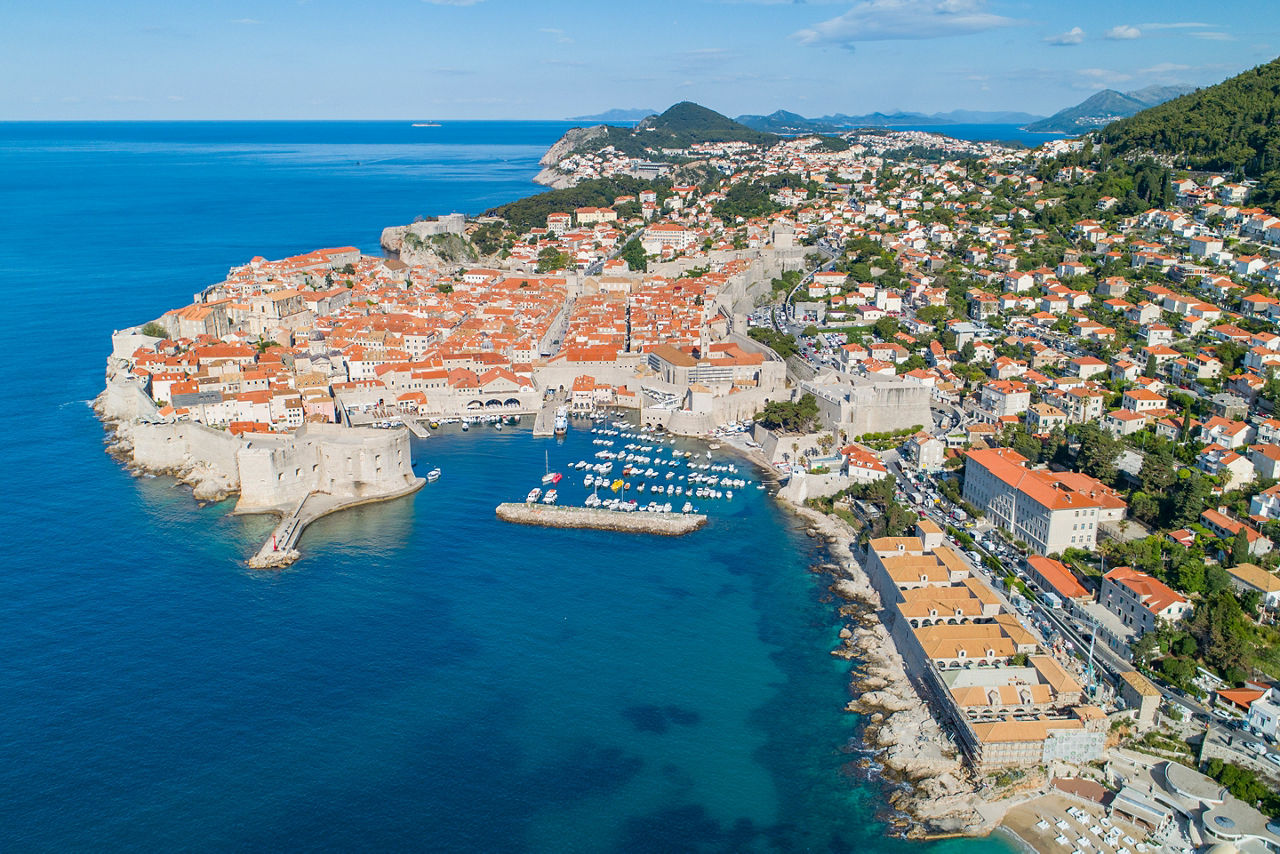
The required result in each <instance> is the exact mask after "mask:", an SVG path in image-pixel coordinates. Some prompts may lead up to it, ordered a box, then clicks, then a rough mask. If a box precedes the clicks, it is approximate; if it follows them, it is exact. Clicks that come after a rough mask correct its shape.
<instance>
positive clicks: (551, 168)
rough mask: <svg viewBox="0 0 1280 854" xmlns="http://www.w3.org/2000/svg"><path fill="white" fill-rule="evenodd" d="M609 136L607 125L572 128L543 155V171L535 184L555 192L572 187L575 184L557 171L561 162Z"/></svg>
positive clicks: (539, 162)
mask: <svg viewBox="0 0 1280 854" xmlns="http://www.w3.org/2000/svg"><path fill="white" fill-rule="evenodd" d="M608 136H609V127H608V126H607V125H592V126H590V127H585V128H570V129H569V130H568V131H566V132H565V135H564V136H562V137H560V138H559V139H558V140H556V142H555V144H553V145H552V146H551V147H550V148H548V149H547V153H546V154H544V155H542V159H541V160H539V161H538V165H539V166H541V167H542V171H541V172H539V173H538V174H537V175H536V176H534V179H533V180H534V182H535V183H538V184H542V185H543V186H547V187H551V188H552V189H555V190H563V189H566V188H568V187H572V186H573V184H574V182H573V180H572V179H571V178H570V177H569V176H568V175H565V174H564V173H563V172H560V171H559V170H557V168H556V167H557V166H559V165H560V161H562V160H564V159H565V158H566V157H568V156H569V155H570V154H573V153H574V152H575V151H581V150H583V149H584V148H588V147H590V146H591V144H592V143H594V142H600V141H602V140H604V139H606V138H608Z"/></svg>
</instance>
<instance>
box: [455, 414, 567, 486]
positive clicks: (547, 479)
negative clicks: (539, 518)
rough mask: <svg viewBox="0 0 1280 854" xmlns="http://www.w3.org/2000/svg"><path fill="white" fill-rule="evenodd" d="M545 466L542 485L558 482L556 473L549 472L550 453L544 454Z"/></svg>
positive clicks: (558, 477) (558, 478) (558, 476)
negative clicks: (545, 470) (545, 471)
mask: <svg viewBox="0 0 1280 854" xmlns="http://www.w3.org/2000/svg"><path fill="white" fill-rule="evenodd" d="M464 426H465V425H464ZM546 466H547V473H546V474H544V475H543V476H542V482H543V483H557V482H559V480H560V475H559V474H558V473H556V472H553V471H551V454H550V453H548V454H546Z"/></svg>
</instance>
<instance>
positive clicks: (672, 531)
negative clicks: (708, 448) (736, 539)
mask: <svg viewBox="0 0 1280 854" xmlns="http://www.w3.org/2000/svg"><path fill="white" fill-rule="evenodd" d="M495 512H496V513H497V516H498V518H499V519H501V520H502V521H504V522H515V523H516V524H519V525H540V526H542V527H545V528H595V529H597V530H601V531H624V532H627V533H633V534H659V535H662V536H668V537H678V536H682V535H684V534H691V533H693V532H694V531H696V530H698V529H699V528H701V527H702V526H703V525H706V524H707V517H706V516H704V515H700V514H695V513H667V512H656V513H627V512H625V511H622V510H604V509H600V508H595V507H564V506H556V505H549V504H530V503H527V502H521V503H516V502H507V503H504V504H499V505H498V506H497V508H496V511H495Z"/></svg>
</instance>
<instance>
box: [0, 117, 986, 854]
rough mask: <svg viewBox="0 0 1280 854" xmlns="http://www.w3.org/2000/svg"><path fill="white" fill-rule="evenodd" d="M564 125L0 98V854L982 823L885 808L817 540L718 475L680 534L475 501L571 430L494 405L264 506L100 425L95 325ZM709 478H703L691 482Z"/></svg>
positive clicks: (434, 199)
mask: <svg viewBox="0 0 1280 854" xmlns="http://www.w3.org/2000/svg"><path fill="white" fill-rule="evenodd" d="M566 127H568V123H557V122H543V123H537V122H520V123H501V122H473V123H461V122H458V123H455V122H450V123H447V124H446V125H445V126H443V127H440V128H411V127H410V126H409V125H408V123H350V124H347V123H319V124H318V123H181V124H0V270H2V271H3V273H4V275H5V279H6V281H7V283H8V284H9V287H10V298H11V300H12V301H13V303H14V306H13V310H11V311H9V312H6V313H5V316H4V319H3V321H2V324H3V326H2V329H3V333H4V338H5V340H6V343H7V344H9V346H10V348H11V350H12V352H13V353H14V354H15V355H16V358H9V359H5V360H4V361H3V362H2V363H0V364H3V368H2V369H0V371H2V373H0V378H2V379H3V382H0V400H2V401H3V413H4V414H3V418H4V427H5V428H6V429H5V433H4V438H3V442H2V443H0V448H2V449H3V450H2V451H0V454H2V455H3V456H2V458H0V487H2V488H3V489H4V490H5V492H6V493H7V495H8V513H7V518H6V525H5V528H4V534H3V538H2V539H0V542H3V544H4V556H5V559H4V560H3V562H2V563H0V848H2V849H3V850H5V851H89V850H139V851H159V850H178V849H190V850H217V851H225V850H246V851H258V850H262V851H267V850H334V851H347V850H383V851H385V850H409V851H412V850H422V851H538V852H542V851H584V852H585V851H621V850H627V851H725V852H729V851H753V850H771V851H802V850H813V851H833V852H844V851H863V852H865V851H892V850H907V851H930V852H934V851H952V852H958V851H964V852H970V851H980V850H981V851H987V850H991V849H992V848H993V847H996V846H997V843H995V842H991V841H985V842H955V843H946V844H941V845H931V846H925V845H914V844H907V843H902V842H898V841H896V840H893V839H890V838H888V837H887V836H886V827H885V825H884V824H883V823H881V821H880V820H879V819H878V818H877V815H878V814H879V813H880V810H881V809H882V805H883V803H884V792H883V791H882V790H881V789H880V788H879V787H878V786H876V785H874V784H869V783H866V782H861V781H859V780H857V779H855V778H853V777H850V776H848V775H846V774H845V773H843V772H842V768H843V766H845V764H846V763H847V762H849V761H850V760H851V759H853V758H856V757H853V756H850V755H846V754H845V753H842V750H841V748H842V747H843V746H845V745H846V744H847V743H849V742H850V740H851V739H854V740H856V737H857V726H858V722H857V719H856V718H855V717H854V716H851V715H846V714H844V713H842V712H841V711H840V709H841V707H842V706H843V705H844V703H845V702H846V700H847V699H848V698H847V693H846V691H847V689H846V685H847V681H848V676H847V672H848V666H847V664H845V663H843V662H840V661H839V660H837V659H833V658H831V657H829V656H828V655H827V652H828V650H829V649H830V648H832V646H833V645H834V644H835V642H836V632H837V630H838V626H839V624H838V622H837V618H836V614H835V605H834V604H833V603H832V602H830V601H829V600H828V599H827V597H826V596H825V594H824V588H825V586H826V581H825V580H824V579H823V578H821V577H820V576H815V575H812V574H810V573H809V572H807V567H808V566H809V565H810V564H812V563H814V562H816V561H818V560H820V559H821V558H820V555H818V554H817V553H816V552H815V550H814V546H813V543H812V541H810V540H808V539H806V538H805V537H804V536H803V534H802V533H801V532H800V531H798V530H797V529H796V528H795V526H794V525H793V524H792V523H791V522H790V521H789V519H788V518H787V516H786V515H785V514H784V513H782V512H781V511H780V510H778V509H777V508H776V507H775V506H773V504H772V503H771V502H770V501H769V500H768V499H767V498H766V497H765V496H764V494H763V493H761V492H758V491H756V490H754V489H751V490H745V491H744V494H740V495H739V497H738V499H737V500H735V501H734V502H733V503H732V504H729V505H725V506H723V507H722V509H721V510H720V511H719V512H718V513H717V514H716V515H715V517H714V520H713V523H712V524H711V525H710V527H708V528H707V529H706V530H704V531H701V532H699V533H697V534H694V535H692V536H690V537H686V538H682V539H678V540H665V539H661V538H644V537H638V536H619V535H610V534H606V533H603V532H590V531H577V532H575V531H553V530H543V529H536V528H522V527H517V526H506V525H503V524H502V523H499V522H497V521H495V519H494V518H493V505H494V504H495V503H497V502H498V501H500V500H507V499H516V500H518V499H519V498H522V497H523V495H524V493H525V492H527V491H528V489H529V488H531V487H532V486H533V485H535V483H536V481H537V478H538V475H540V474H541V472H542V470H543V458H544V451H549V452H550V454H551V459H552V462H553V464H555V465H558V466H563V464H564V463H566V462H569V461H572V460H575V459H578V458H582V457H587V456H590V452H591V451H592V450H594V448H593V447H592V446H591V444H590V437H589V434H587V433H586V432H585V431H584V430H581V429H578V430H575V431H572V432H571V434H570V436H569V437H568V438H567V439H566V440H564V442H563V443H560V442H557V441H555V440H542V439H538V440H535V439H533V438H532V437H531V436H530V435H529V433H528V432H527V429H526V430H507V431H504V432H502V433H496V432H494V431H492V430H491V429H489V428H482V429H473V430H472V431H471V432H470V433H467V434H463V433H454V434H451V435H449V434H446V435H439V436H436V437H434V438H432V439H431V440H429V441H426V442H415V455H416V456H417V458H418V460H419V461H420V462H419V468H420V470H425V469H423V465H424V464H429V465H439V466H441V467H442V468H443V470H444V476H443V478H442V479H441V480H440V481H439V482H438V483H435V484H430V485H428V486H427V487H426V488H424V489H423V491H421V492H420V493H418V494H417V495H416V496H414V497H412V498H410V499H406V500H401V501H397V502H393V503H389V504H385V505H380V506H372V507H367V508H362V509H358V510H354V511H348V512H347V513H344V514H340V515H338V516H335V517H331V518H329V519H326V520H323V521H322V522H320V523H319V524H317V525H315V526H314V527H313V528H312V529H311V530H309V531H308V532H307V534H306V535H305V536H304V537H303V540H302V544H301V548H302V551H303V554H304V559H303V560H302V561H300V562H299V563H297V564H296V565H295V566H294V567H293V568H292V569H290V570H289V571H286V572H282V573H254V572H250V571H248V570H246V569H245V566H244V560H245V558H246V557H248V556H249V555H250V554H251V553H252V551H253V549H254V548H255V547H256V545H257V544H258V543H259V542H260V541H261V539H262V537H263V536H264V535H265V533H266V532H267V530H268V529H269V527H270V525H271V522H270V520H269V519H268V518H261V517H252V518H235V517H231V516H228V515H227V510H228V509H229V505H224V506H216V507H206V508H200V507H198V506H197V505H196V504H195V503H194V502H193V501H192V500H191V497H190V493H189V491H188V490H187V489H185V488H183V487H180V486H176V485H175V484H174V483H173V482H172V481H170V480H167V479H165V478H151V479H135V478H133V477H131V476H129V474H128V473H126V472H125V471H124V470H123V469H122V468H121V466H120V465H119V464H117V463H116V462H115V461H114V460H113V459H111V458H110V457H108V456H107V455H106V454H105V453H103V431H102V428H101V426H100V425H99V424H98V422H97V421H96V420H95V419H94V418H93V416H92V414H91V412H90V411H89V408H88V406H87V401H88V400H89V399H90V398H92V397H93V396H94V395H95V394H96V393H97V392H98V391H99V389H100V387H101V383H102V369H103V364H104V359H105V357H106V355H107V352H108V350H109V344H110V342H109V336H110V334H111V331H112V330H113V329H116V328H119V327H122V326H125V325H129V324H133V323H137V322H141V321H145V320H148V319H151V318H154V317H156V316H157V315H159V314H160V313H162V312H163V311H164V310H166V309H168V308H171V307H173V306H176V305H179V304H182V303H184V302H186V301H189V300H190V298H191V295H192V294H193V293H195V292H196V291H198V290H199V289H200V288H201V287H202V286H204V285H205V284H208V283H210V282H213V281H216V280H217V279H219V278H220V277H221V276H222V275H223V274H224V273H225V272H226V269H227V268H228V267H229V266H231V265H232V264H239V263H243V262H244V261H247V260H248V259H249V258H250V257H251V256H253V255H255V254H262V255H266V256H268V257H279V256H281V255H285V254H288V253H293V252H299V251H305V250H309V249H313V248H317V247H321V246H334V245H342V244H347V243H354V244H355V245H357V246H359V247H360V248H361V249H363V250H365V251H369V252H376V251H377V250H378V234H379V232H380V230H381V229H382V227H383V226H385V225H391V224H398V223H404V222H408V221H410V220H411V219H412V218H413V217H414V216H415V215H418V214H437V213H447V212H450V211H455V210H457V211H463V212H466V213H476V212H479V211H481V210H483V209H485V208H487V207H489V206H491V205H493V204H497V203H500V202H503V201H507V200H510V199H514V198H517V197H519V196H522V195H526V194H528V193H530V192H534V191H536V190H537V188H536V187H535V186H533V185H531V184H530V183H529V179H530V178H531V177H532V175H533V174H534V173H535V172H536V171H537V166H536V161H537V159H538V157H539V156H540V155H541V154H542V152H543V151H544V150H545V148H546V147H547V146H548V145H549V144H550V143H551V142H553V141H554V140H555V139H556V138H557V137H558V136H559V134H560V133H561V132H562V131H563V129H564V128H566ZM722 504H723V503H722Z"/></svg>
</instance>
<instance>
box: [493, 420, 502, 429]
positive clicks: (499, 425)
mask: <svg viewBox="0 0 1280 854" xmlns="http://www.w3.org/2000/svg"><path fill="white" fill-rule="evenodd" d="M493 429H494V430H501V429H502V422H501V421H495V422H493Z"/></svg>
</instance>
